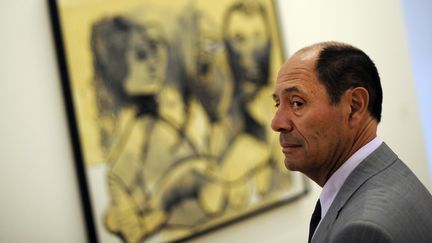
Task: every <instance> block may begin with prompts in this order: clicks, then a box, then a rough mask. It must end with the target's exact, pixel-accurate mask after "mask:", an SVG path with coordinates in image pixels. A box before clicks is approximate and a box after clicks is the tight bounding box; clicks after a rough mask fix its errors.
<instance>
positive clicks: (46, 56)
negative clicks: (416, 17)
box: [0, 0, 431, 242]
mask: <svg viewBox="0 0 432 243" xmlns="http://www.w3.org/2000/svg"><path fill="white" fill-rule="evenodd" d="M278 2H279V7H280V12H281V15H282V16H281V20H282V22H283V24H282V27H283V30H284V35H285V37H286V38H285V39H286V44H287V47H288V51H289V52H290V53H293V52H294V51H295V50H297V49H299V48H301V47H303V46H305V45H307V44H311V43H314V42H318V41H323V40H339V41H345V42H349V43H351V44H354V45H356V46H358V47H360V48H362V49H363V50H365V51H366V53H368V54H369V55H370V56H371V57H372V59H373V60H374V61H375V62H376V64H377V66H378V69H379V71H380V74H381V78H382V81H383V88H384V105H383V107H384V113H383V121H382V124H381V127H380V128H379V135H380V136H381V137H382V138H383V139H384V140H385V141H386V142H387V143H388V144H389V145H390V146H391V147H393V148H394V149H395V150H396V151H397V152H398V153H399V155H400V157H401V158H402V159H404V160H405V162H406V163H407V164H408V166H409V167H410V168H412V169H413V170H414V172H415V173H416V174H417V175H418V176H419V178H420V179H421V180H422V181H423V182H424V183H425V184H427V186H428V187H429V188H431V187H430V182H429V180H428V174H427V165H426V153H425V149H424V143H423V141H422V133H421V132H422V131H421V126H420V121H419V111H418V108H417V105H416V97H415V93H414V85H413V77H412V72H411V64H410V63H409V59H408V51H407V43H406V37H405V31H404V23H403V18H402V11H401V4H400V2H399V1H397V0H380V1H375V0H362V1H355V0H327V1H319V0H279V1H278ZM46 5H47V4H46V1H38V0H30V1H29V0H27V1H24V0H15V1H8V2H5V1H2V2H1V3H0V26H1V28H0V29H1V32H0V53H1V55H0V92H1V95H0V107H1V110H0V111H1V114H2V115H1V118H0V178H1V179H0V180H1V181H0V182H1V183H0V195H1V199H0V242H85V240H86V236H85V229H84V221H83V217H82V212H81V206H80V201H79V192H78V186H77V180H76V177H75V171H74V170H75V167H74V162H73V158H72V151H71V146H70V141H69V134H68V132H67V123H66V117H65V111H64V104H63V99H62V94H61V86H60V80H59V75H58V71H57V66H56V60H55V52H54V45H53V41H52V34H51V29H50V24H49V23H50V22H49V21H50V20H49V16H48V10H47V6H46ZM312 189H313V190H312V193H310V194H309V195H308V196H307V197H305V198H303V199H301V200H299V201H297V202H296V203H293V204H289V205H286V206H283V207H280V208H277V209H275V210H272V211H270V212H268V213H265V214H261V215H260V216H257V217H254V218H251V219H249V220H247V221H244V222H242V223H238V224H235V225H233V226H231V227H228V228H225V229H223V230H219V231H216V232H213V233H211V234H208V235H205V236H203V237H201V238H198V239H196V240H195V241H194V242H201V241H204V240H205V241H206V242H245V241H246V242H305V241H306V237H307V231H308V230H307V228H308V226H307V225H308V221H309V215H310V213H311V211H312V208H313V205H314V203H315V201H316V198H317V197H318V194H319V188H318V187H316V186H314V185H313V186H312Z"/></svg>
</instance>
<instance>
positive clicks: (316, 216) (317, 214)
mask: <svg viewBox="0 0 432 243" xmlns="http://www.w3.org/2000/svg"><path fill="white" fill-rule="evenodd" d="M320 220H321V203H320V200H319V199H318V202H317V204H316V205H315V210H314V212H313V214H312V217H311V221H310V224H309V239H308V242H309V243H310V242H311V240H312V236H313V234H314V232H315V230H316V228H317V226H318V224H319V222H320Z"/></svg>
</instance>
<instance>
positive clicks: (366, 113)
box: [272, 42, 382, 185]
mask: <svg viewBox="0 0 432 243" xmlns="http://www.w3.org/2000/svg"><path fill="white" fill-rule="evenodd" d="M273 96H274V100H275V102H276V106H277V111H276V114H275V116H274V118H273V121H272V128H273V130H275V131H277V132H280V144H281V146H282V151H283V153H284V154H285V166H286V167H287V168H288V169H290V170H296V171H300V172H302V173H304V174H306V175H307V176H309V177H310V178H311V179H312V180H314V181H315V182H317V183H318V184H319V185H324V183H325V182H326V180H327V179H328V178H329V177H330V176H331V175H332V174H333V173H334V171H336V170H337V169H338V168H339V167H340V165H341V164H343V163H344V162H345V161H346V160H347V159H348V158H349V157H350V156H351V155H352V154H353V153H355V151H357V150H358V149H359V148H361V147H362V146H363V145H365V144H366V143H367V142H369V141H370V140H372V139H373V138H374V137H375V136H376V129H377V124H378V122H379V121H380V118H381V102H382V90H381V85H380V79H379V76H378V72H377V70H376V68H375V65H374V64H373V62H372V61H371V60H370V58H369V57H368V56H367V55H366V54H365V53H364V52H362V51H361V50H359V49H357V48H355V47H352V46H350V45H347V44H343V43H337V42H324V43H318V44H315V45H312V46H309V47H306V48H303V49H301V50H300V51H298V52H297V53H295V54H294V55H293V56H292V57H291V58H290V59H288V61H287V62H286V63H285V64H284V65H283V66H282V68H281V70H280V71H279V74H278V78H277V81H276V86H275V91H274V94H273Z"/></svg>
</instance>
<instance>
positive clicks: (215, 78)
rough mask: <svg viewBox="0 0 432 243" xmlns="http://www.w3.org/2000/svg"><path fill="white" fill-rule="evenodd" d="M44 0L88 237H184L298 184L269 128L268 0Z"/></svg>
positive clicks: (277, 52) (276, 42) (272, 50)
mask: <svg viewBox="0 0 432 243" xmlns="http://www.w3.org/2000/svg"><path fill="white" fill-rule="evenodd" d="M50 3H51V7H52V9H51V11H52V15H53V16H54V17H53V22H55V23H54V25H53V26H54V29H55V31H56V33H57V35H58V36H57V45H58V48H59V52H60V54H59V57H60V62H61V64H62V65H63V67H64V68H65V69H66V71H64V72H63V79H64V80H63V81H64V84H65V86H66V87H65V89H66V90H67V91H68V92H69V93H68V94H69V96H70V99H69V100H66V102H67V103H68V104H70V105H71V107H72V108H73V109H72V110H71V111H70V112H73V114H74V115H73V116H70V117H73V119H74V120H73V121H70V122H71V123H72V124H73V126H71V128H72V129H74V128H75V129H76V131H75V132H76V134H77V137H78V139H77V141H76V144H74V146H75V148H76V151H78V152H79V155H78V156H77V157H78V158H79V161H78V163H82V164H81V166H78V169H80V168H81V169H82V170H84V171H81V174H83V175H84V177H85V178H83V180H84V181H85V183H84V184H81V185H82V186H84V187H88V189H87V190H85V191H86V192H87V195H84V196H85V198H86V199H87V200H84V201H85V202H87V203H88V204H89V205H87V206H88V207H87V208H89V209H90V211H91V212H90V214H91V215H87V216H88V217H89V218H90V219H91V220H92V221H94V222H93V223H91V224H89V225H88V227H94V229H91V230H89V232H90V234H92V236H90V239H97V240H99V241H101V242H172V241H181V240H184V239H187V238H190V237H194V236H197V235H202V234H204V233H205V232H208V231H209V230H212V229H214V228H220V227H219V226H222V225H229V223H230V222H233V221H238V219H244V218H246V216H250V215H251V214H255V213H256V212H262V211H264V209H269V208H272V207H273V206H275V205H280V204H282V203H284V202H289V201H290V200H292V199H293V198H296V197H298V196H299V195H302V194H304V192H305V190H306V188H305V184H304V181H303V179H302V177H301V176H300V175H299V174H297V173H292V172H288V171H287V170H286V169H285V167H284V163H283V154H282V153H281V151H280V148H279V145H278V137H277V136H276V134H275V133H274V132H272V131H271V129H270V122H271V118H272V117H273V114H274V112H275V108H273V106H274V104H273V101H272V98H271V93H272V85H273V82H274V80H275V78H276V77H275V76H276V74H277V70H278V68H279V67H280V66H281V65H282V63H283V60H284V50H283V48H282V45H281V40H280V32H279V28H278V22H277V7H276V6H275V3H274V2H273V1H272V0H243V1H241V0H240V1H239V0H217V1H216V0H211V1H192V0H176V1H171V0H85V1H84V0H57V1H54V0H52V1H51V2H50ZM62 65H60V66H62ZM87 213H89V212H87ZM240 222H241V221H240Z"/></svg>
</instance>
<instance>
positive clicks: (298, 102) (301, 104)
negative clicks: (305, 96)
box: [291, 101, 303, 108]
mask: <svg viewBox="0 0 432 243" xmlns="http://www.w3.org/2000/svg"><path fill="white" fill-rule="evenodd" d="M291 105H292V106H293V107H295V108H300V107H302V106H303V102H300V101H293V102H292V103H291Z"/></svg>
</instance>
